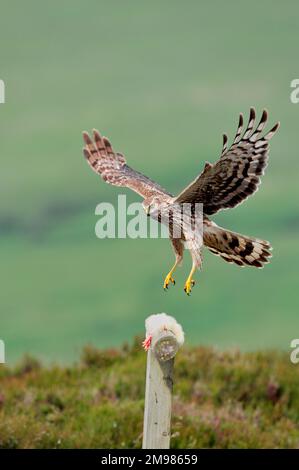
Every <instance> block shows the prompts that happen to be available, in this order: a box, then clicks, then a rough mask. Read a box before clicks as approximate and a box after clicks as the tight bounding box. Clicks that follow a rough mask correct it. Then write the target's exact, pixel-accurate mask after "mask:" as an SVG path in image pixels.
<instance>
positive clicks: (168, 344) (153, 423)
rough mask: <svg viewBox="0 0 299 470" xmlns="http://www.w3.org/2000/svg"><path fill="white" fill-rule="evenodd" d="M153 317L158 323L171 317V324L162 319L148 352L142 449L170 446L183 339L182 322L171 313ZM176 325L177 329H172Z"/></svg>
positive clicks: (167, 447) (166, 447)
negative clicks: (176, 364) (176, 373)
mask: <svg viewBox="0 0 299 470" xmlns="http://www.w3.org/2000/svg"><path fill="white" fill-rule="evenodd" d="M152 317H156V318H155V319H154V320H158V323H159V320H160V319H162V320H165V319H166V320H167V318H168V319H171V320H170V323H169V325H168V324H167V322H166V324H164V323H161V322H160V324H158V328H156V331H154V332H152V334H151V336H152V343H151V346H150V348H149V350H148V353H147V369H146V390H145V409H144V425H143V442H142V448H143V449H169V445H170V423H171V406H172V388H173V366H174V356H175V355H176V353H177V351H178V349H179V347H180V345H181V344H182V341H183V340H182V339H181V338H180V337H179V335H178V334H177V331H176V328H179V329H180V333H181V334H182V337H183V332H182V329H181V327H180V325H178V324H177V323H176V321H175V320H174V319H173V318H172V317H169V316H168V315H165V314H160V315H153V316H152ZM161 317H163V318H161ZM149 318H151V317H149ZM173 325H175V328H172V329H173V330H175V331H172V330H170V328H171V327H172V326H173Z"/></svg>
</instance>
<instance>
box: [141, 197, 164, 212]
mask: <svg viewBox="0 0 299 470" xmlns="http://www.w3.org/2000/svg"><path fill="white" fill-rule="evenodd" d="M161 202H162V201H161V200H160V198H159V196H150V197H147V198H146V199H144V201H143V202H142V207H143V209H144V212H145V213H146V215H147V216H148V217H149V216H150V215H151V214H152V213H153V212H157V211H158V209H159V207H160V204H161Z"/></svg>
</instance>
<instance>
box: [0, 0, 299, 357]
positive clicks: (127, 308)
mask: <svg viewBox="0 0 299 470" xmlns="http://www.w3.org/2000/svg"><path fill="white" fill-rule="evenodd" d="M0 8H1V17H0V44H1V68H0V78H1V79H3V80H4V81H5V84H6V104H4V105H1V106H0V120H1V127H0V136H1V139H0V155H1V175H0V178H1V185H0V191H1V198H0V230H1V238H0V243H1V247H0V257H1V258H0V259H1V294H0V295H1V320H0V337H1V338H2V339H4V341H5V343H6V355H7V361H8V362H13V361H15V360H16V359H18V358H19V357H20V356H21V355H22V354H23V353H24V352H29V353H32V354H34V355H36V356H38V357H40V358H42V359H44V360H45V361H58V362H67V361H73V360H75V359H76V358H77V357H78V354H79V352H80V350H81V348H82V346H83V345H85V344H86V343H93V344H95V345H97V346H99V347H106V346H115V345H119V344H121V343H123V342H124V341H131V339H132V337H133V335H135V334H138V333H141V332H143V330H144V320H145V318H146V317H147V316H148V315H149V314H150V313H157V312H161V311H164V312H167V313H169V314H172V315H174V316H175V317H176V318H177V320H178V321H180V322H181V323H182V325H183V327H184V329H185V332H186V338H187V341H188V342H189V343H191V344H211V345H215V346H217V347H219V348H226V347H240V348H241V349H257V348H275V347H278V348H285V349H288V348H289V343H290V340H291V339H293V338H294V337H298V334H299V315H298V300H297V299H298V267H297V259H298V253H299V247H298V228H299V216H298V194H299V190H298V170H299V158H298V140H297V135H298V122H299V104H298V105H295V104H292V103H291V101H290V93H291V88H290V82H291V80H292V79H294V78H298V76H299V69H298V25H299V24H298V23H299V4H298V2H296V1H289V2H286V3H285V4H282V3H281V2H278V1H269V0H268V1H263V2H259V1H257V0H254V1H252V2H251V3H250V4H249V5H248V2H240V1H238V2H234V1H231V2H226V3H224V2H220V1H213V2H204V1H187V2H181V1H151V2H140V1H137V0H136V1H131V0H130V1H109V2H108V1H106V2H103V1H96V0H94V1H86V2H83V1H77V0H76V1H74V0H73V1H57V0H54V1H52V2H48V3H46V2H38V1H33V0H27V1H26V2H17V1H7V0H4V1H2V2H1V7H0ZM251 105H252V106H255V107H256V109H257V111H258V112H261V110H262V108H263V107H267V108H268V110H269V114H270V124H271V125H272V124H274V123H275V122H276V121H277V120H280V121H281V128H280V131H279V133H278V134H277V136H276V137H275V138H274V139H273V141H272V147H271V152H270V165H269V167H268V170H267V173H266V176H265V177H264V179H263V184H262V187H261V190H260V191H259V192H258V193H257V194H256V195H255V196H254V197H253V198H251V199H250V200H248V201H247V202H246V203H244V204H243V205H241V206H240V207H238V208H236V209H234V210H231V211H226V212H224V213H221V214H219V215H217V216H216V217H215V218H214V220H215V221H216V222H217V223H219V224H221V225H223V226H225V227H228V228H231V229H234V230H236V231H239V232H241V233H245V234H248V235H253V236H257V237H261V238H265V239H268V240H270V241H271V242H272V244H273V247H274V257H273V259H272V262H271V264H270V265H268V266H267V267H266V268H265V269H264V270H255V269H250V268H248V269H246V268H245V269H240V268H238V267H237V266H231V265H229V264H227V263H225V262H223V261H222V260H220V259H219V258H217V257H214V256H213V255H212V254H210V253H208V252H207V251H205V253H204V270H203V272H202V273H199V274H198V275H197V280H198V282H197V285H196V286H195V288H194V290H193V293H192V296H191V297H190V298H187V297H186V295H185V293H184V292H183V283H184V280H185V277H186V275H187V274H188V272H189V269H190V259H189V254H188V253H186V256H185V263H184V266H183V268H181V269H180V270H178V272H177V275H176V281H177V285H176V286H175V287H174V288H171V289H170V290H169V292H167V293H165V292H164V291H163V289H162V281H163V278H164V276H165V274H166V273H167V271H168V268H169V267H170V265H171V264H172V262H173V254H172V249H171V246H170V243H169V242H168V240H165V239H160V240H130V239H125V240H123V239H122V240H120V239H115V240H99V239H97V238H96V236H95V233H94V227H95V223H96V221H97V217H96V216H95V214H94V210H95V207H96V205H97V204H98V203H99V202H101V201H109V202H112V203H116V202H117V196H118V194H119V192H120V191H119V189H118V188H115V187H112V186H108V185H106V184H104V183H103V182H102V181H101V180H100V179H99V178H98V177H97V176H96V175H95V174H94V173H92V172H91V170H90V169H89V167H88V166H87V164H86V162H85V161H84V159H83V157H82V150H81V149H82V139H81V131H82V130H83V129H87V130H90V129H91V128H92V127H97V128H99V129H100V130H101V132H103V133H104V134H105V135H107V136H108V137H110V139H111V140H112V142H113V145H114V147H115V148H116V149H117V150H119V151H122V152H123V153H124V154H125V155H126V157H127V159H128V162H129V164H130V165H131V166H133V167H134V168H136V169H138V170H139V171H142V172H143V173H145V174H147V175H149V176H151V177H152V178H153V179H156V180H157V181H159V182H160V183H161V184H162V186H164V187H166V188H167V189H168V190H169V191H171V192H172V193H174V194H175V193H177V192H178V191H180V190H181V189H182V188H183V187H184V186H185V185H186V184H188V183H189V182H190V180H192V179H193V178H194V177H195V175H196V174H198V173H199V172H200V171H201V169H202V167H203V162H204V161H205V160H209V161H212V162H213V161H214V160H215V159H217V157H218V156H219V153H220V149H221V143H222V137H221V134H222V132H227V133H228V134H229V136H230V138H232V137H233V133H234V132H235V129H236V125H237V120H238V113H239V112H240V111H242V112H244V114H245V115H246V113H247V112H248V110H249V106H251ZM126 194H127V195H128V199H129V201H137V200H139V197H138V196H137V195H135V194H133V193H131V192H130V191H129V190H128V191H126Z"/></svg>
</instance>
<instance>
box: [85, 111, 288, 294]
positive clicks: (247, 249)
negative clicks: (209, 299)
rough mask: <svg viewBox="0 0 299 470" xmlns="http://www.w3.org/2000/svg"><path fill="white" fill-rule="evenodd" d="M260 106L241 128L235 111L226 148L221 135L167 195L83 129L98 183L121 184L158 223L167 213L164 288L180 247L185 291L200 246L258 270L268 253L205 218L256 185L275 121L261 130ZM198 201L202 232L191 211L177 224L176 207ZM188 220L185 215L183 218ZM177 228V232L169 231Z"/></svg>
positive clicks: (245, 195) (263, 246) (266, 248)
mask: <svg viewBox="0 0 299 470" xmlns="http://www.w3.org/2000/svg"><path fill="white" fill-rule="evenodd" d="M267 117H268V114H267V111H266V110H264V111H263V113H262V116H261V119H260V121H259V123H258V124H257V125H256V123H255V110H254V109H253V108H251V109H250V115H249V121H248V124H247V126H246V127H245V128H244V127H243V115H242V114H240V117H239V125H238V129H237V133H236V136H235V138H234V141H233V143H232V144H231V146H229V147H228V145H227V136H226V134H224V135H223V147H222V152H221V156H220V158H219V160H218V161H216V162H215V163H213V164H212V163H208V162H206V164H205V166H204V169H203V171H202V172H201V173H200V174H199V175H198V176H197V177H196V178H195V180H194V181H192V183H190V184H189V185H188V186H187V187H186V188H185V189H183V191H182V192H181V193H180V194H179V195H178V196H172V195H171V194H170V193H169V192H167V191H166V190H165V189H163V188H162V187H161V186H160V185H159V184H157V183H155V182H154V181H152V180H151V179H150V178H148V177H147V176H144V175H142V174H141V173H139V172H138V171H136V170H133V169H132V168H131V167H129V166H128V165H127V163H126V159H125V157H124V156H123V155H122V154H121V153H118V152H115V151H114V150H113V148H112V146H111V144H110V142H109V140H108V139H106V138H105V137H102V136H101V135H100V133H99V132H98V131H97V130H94V131H93V139H92V138H91V137H90V136H89V135H88V133H87V132H83V138H84V142H85V146H84V149H83V152H84V156H85V158H86V160H87V162H88V164H89V165H90V167H91V168H92V169H93V170H94V171H95V172H96V173H97V174H98V175H100V176H101V177H102V178H103V180H104V181H106V182H107V183H110V184H112V185H115V186H125V187H128V188H130V189H132V190H133V191H135V192H136V193H138V194H139V195H140V196H142V197H143V198H144V200H143V203H142V204H143V208H144V210H145V212H146V214H147V215H150V216H151V217H153V218H155V219H156V220H159V222H161V214H166V213H167V214H170V215H171V216H169V219H168V220H169V226H170V230H169V238H170V240H171V243H172V246H173V249H174V253H175V264H174V266H173V267H172V268H171V270H170V271H169V273H168V274H167V276H166V278H165V280H164V289H167V288H168V286H169V284H170V283H172V284H175V281H174V279H173V273H174V271H175V269H176V267H177V265H178V264H179V263H180V261H181V260H182V258H183V252H184V248H187V249H189V251H190V253H191V257H192V269H191V272H190V274H189V276H188V278H187V280H186V283H185V287H184V290H185V292H186V293H187V294H188V295H189V294H190V292H191V290H192V287H193V285H194V280H193V275H194V272H195V271H196V269H198V268H200V266H201V260H202V258H201V250H202V246H203V245H204V246H206V247H207V248H208V249H209V250H210V251H211V252H212V253H214V254H215V255H218V256H220V257H221V258H222V259H224V260H225V261H227V262H229V263H235V264H237V265H239V266H245V265H246V266H255V267H257V268H262V267H263V265H264V263H267V262H268V261H269V260H268V258H269V257H270V256H271V253H270V250H271V246H270V244H269V242H267V241H264V240H260V239H258V238H252V237H248V236H245V235H240V234H239V233H235V232H231V231H230V230H226V229H224V228H221V227H219V226H218V225H216V224H215V223H214V222H212V221H211V220H210V218H209V216H211V215H213V214H215V213H216V212H218V211H220V210H221V209H227V208H231V207H235V206H237V205H238V204H240V203H241V202H243V201H244V200H245V199H247V198H248V196H250V195H251V194H253V193H254V192H255V191H256V190H257V189H258V186H259V184H260V178H261V175H262V174H263V172H264V169H265V167H266V166H267V161H268V152H269V141H270V139H271V138H272V137H273V135H274V134H275V132H276V131H277V129H278V127H279V123H277V124H275V126H274V127H273V128H272V129H271V130H270V131H269V132H268V133H266V134H262V133H263V130H264V127H265V124H266V122H267ZM186 204H187V205H190V206H191V208H193V207H194V206H195V205H196V204H197V205H199V204H200V205H202V212H203V214H202V230H194V223H193V219H194V210H193V211H192V209H191V211H190V217H189V222H190V223H188V220H187V223H186V217H185V222H184V223H183V224H182V218H181V217H180V215H181V208H182V207H183V206H185V205H186ZM187 219H188V217H187ZM177 226H180V228H181V231H180V235H179V236H174V235H173V229H174V228H175V227H177Z"/></svg>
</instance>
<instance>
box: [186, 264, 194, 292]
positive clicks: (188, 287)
mask: <svg viewBox="0 0 299 470" xmlns="http://www.w3.org/2000/svg"><path fill="white" fill-rule="evenodd" d="M195 270H196V266H194V265H193V266H192V269H191V271H190V274H189V276H188V278H187V281H186V282H185V287H184V291H185V292H186V294H187V295H190V293H191V290H192V287H193V286H194V284H195V281H194V280H193V279H192V276H193V274H194V272H195Z"/></svg>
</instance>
